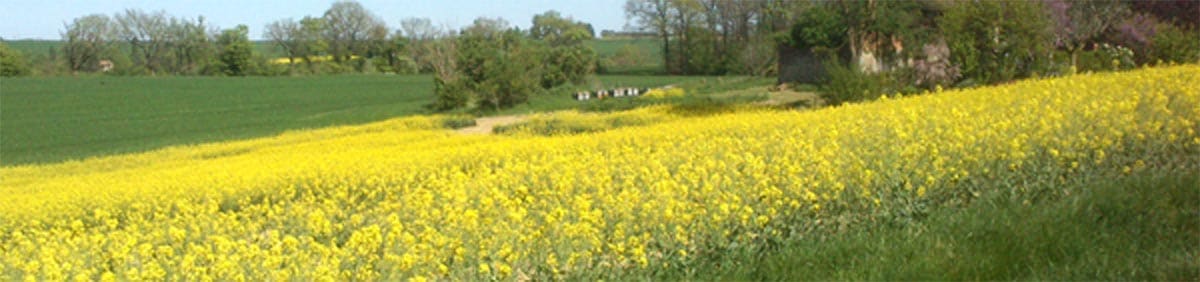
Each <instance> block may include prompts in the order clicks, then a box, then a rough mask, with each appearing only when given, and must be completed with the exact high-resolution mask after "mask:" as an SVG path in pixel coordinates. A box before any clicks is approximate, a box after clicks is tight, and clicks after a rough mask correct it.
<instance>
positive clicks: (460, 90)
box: [430, 77, 473, 111]
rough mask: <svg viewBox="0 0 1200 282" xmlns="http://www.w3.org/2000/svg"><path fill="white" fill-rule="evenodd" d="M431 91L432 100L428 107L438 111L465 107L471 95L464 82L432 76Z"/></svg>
mask: <svg viewBox="0 0 1200 282" xmlns="http://www.w3.org/2000/svg"><path fill="white" fill-rule="evenodd" d="M433 93H434V100H433V104H431V105H430V107H431V108H433V109H434V110H438V111H447V110H453V109H458V108H463V107H466V106H467V103H469V102H470V101H471V96H472V95H473V94H472V92H471V91H470V90H469V89H467V87H466V84H465V83H462V82H459V81H445V80H443V79H441V78H439V77H434V78H433Z"/></svg>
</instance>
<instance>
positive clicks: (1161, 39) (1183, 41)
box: [1148, 23, 1200, 63]
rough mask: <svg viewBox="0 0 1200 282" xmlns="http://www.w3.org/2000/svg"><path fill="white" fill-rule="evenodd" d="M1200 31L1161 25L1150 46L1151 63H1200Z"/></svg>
mask: <svg viewBox="0 0 1200 282" xmlns="http://www.w3.org/2000/svg"><path fill="white" fill-rule="evenodd" d="M1198 33H1200V31H1196V30H1188V29H1182V28H1178V27H1175V26H1174V25H1171V24H1166V23H1163V24H1159V25H1158V27H1157V32H1156V33H1155V34H1154V41H1153V43H1151V46H1150V52H1149V53H1150V54H1149V56H1148V57H1149V59H1150V62H1156V61H1163V62H1174V63H1196V62H1200V34H1198Z"/></svg>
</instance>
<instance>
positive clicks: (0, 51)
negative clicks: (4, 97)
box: [0, 43, 29, 77]
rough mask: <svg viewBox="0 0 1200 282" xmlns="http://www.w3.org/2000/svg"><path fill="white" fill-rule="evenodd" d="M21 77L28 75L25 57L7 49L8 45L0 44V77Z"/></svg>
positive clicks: (27, 64)
mask: <svg viewBox="0 0 1200 282" xmlns="http://www.w3.org/2000/svg"><path fill="white" fill-rule="evenodd" d="M23 75H29V62H28V61H26V60H25V55H23V54H21V52H18V51H17V50H13V49H12V48H8V44H4V43H0V76H3V77H12V76H23Z"/></svg>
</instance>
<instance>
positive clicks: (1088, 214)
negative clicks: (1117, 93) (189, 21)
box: [598, 171, 1200, 281]
mask: <svg viewBox="0 0 1200 282" xmlns="http://www.w3.org/2000/svg"><path fill="white" fill-rule="evenodd" d="M1082 183H1083V184H1080V185H1074V186H1070V187H1054V188H1055V189H1063V190H1064V191H1069V192H1070V194H1069V195H1070V196H1066V197H1062V198H1058V199H1051V200H1043V201H1030V200H1029V199H1021V198H1014V197H1012V196H1011V194H1010V193H1003V192H997V193H993V194H991V195H985V196H984V197H983V198H982V199H983V200H981V201H977V202H975V203H973V204H971V205H968V206H966V207H961V208H942V209H934V211H933V212H931V213H930V214H929V215H928V217H926V218H924V219H923V220H919V221H917V222H914V223H909V224H901V225H889V224H877V223H876V224H870V225H869V226H854V227H850V228H848V230H844V231H823V232H811V233H807V234H804V235H802V236H798V237H796V238H792V239H789V240H786V241H784V242H782V243H779V244H775V245H766V246H758V247H756V248H735V249H733V250H731V251H729V252H726V253H720V254H710V255H708V256H706V257H703V258H700V259H697V260H696V261H695V262H694V263H693V264H690V265H676V266H670V267H666V268H661V269H653V270H648V271H646V272H645V273H637V274H634V275H635V276H639V277H642V278H643V279H644V278H651V280H714V281H745V280H756V281H811V280H819V281H828V280H852V281H916V280H921V281H929V280H937V281H964V280H972V281H977V280H1050V281H1124V280H1173V281H1195V280H1196V279H1198V278H1200V175H1197V174H1196V173H1195V172H1194V171H1191V172H1187V171H1182V172H1180V171H1175V172H1154V171H1150V172H1147V173H1144V174H1141V175H1135V176H1128V177H1115V178H1107V179H1091V180H1089V181H1084V182H1082ZM598 276H601V277H602V276H603V275H598ZM610 278H616V280H628V279H629V278H630V277H610Z"/></svg>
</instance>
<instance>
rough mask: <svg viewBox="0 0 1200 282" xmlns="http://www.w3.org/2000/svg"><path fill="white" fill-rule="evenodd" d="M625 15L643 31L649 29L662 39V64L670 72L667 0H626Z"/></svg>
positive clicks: (669, 27) (668, 9) (669, 10)
mask: <svg viewBox="0 0 1200 282" xmlns="http://www.w3.org/2000/svg"><path fill="white" fill-rule="evenodd" d="M625 16H626V17H628V18H630V19H633V20H634V21H636V22H637V27H639V28H640V29H641V30H643V31H651V32H654V33H655V34H657V35H658V38H659V40H662V54H663V66H666V67H667V71H668V72H671V58H672V54H671V22H670V21H671V17H670V16H671V7H670V2H669V1H668V0H628V1H627V2H625Z"/></svg>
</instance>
